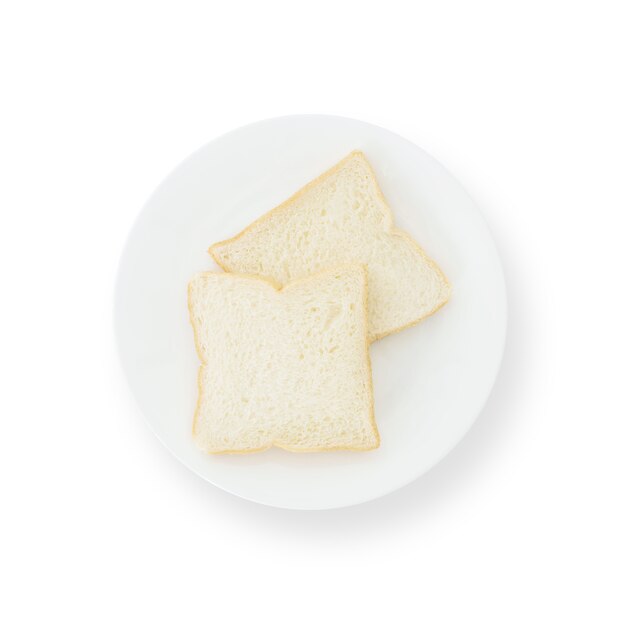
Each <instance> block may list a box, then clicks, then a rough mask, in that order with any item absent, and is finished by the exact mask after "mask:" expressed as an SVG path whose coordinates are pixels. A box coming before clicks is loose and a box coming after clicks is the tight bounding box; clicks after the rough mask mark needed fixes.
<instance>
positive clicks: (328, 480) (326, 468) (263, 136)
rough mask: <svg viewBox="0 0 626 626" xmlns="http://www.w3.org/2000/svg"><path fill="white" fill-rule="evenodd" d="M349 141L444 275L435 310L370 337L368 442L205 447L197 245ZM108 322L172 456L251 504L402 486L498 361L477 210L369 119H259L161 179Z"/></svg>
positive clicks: (492, 288)
mask: <svg viewBox="0 0 626 626" xmlns="http://www.w3.org/2000/svg"><path fill="white" fill-rule="evenodd" d="M354 149H360V150H363V152H364V153H365V154H366V156H367V158H368V159H369V160H370V162H371V164H372V166H373V168H374V171H375V172H376V176H377V178H378V181H379V183H380V186H381V188H382V190H383V193H384V194H385V197H386V198H387V201H388V203H389V205H390V206H391V209H392V211H393V213H394V216H395V219H396V223H397V225H398V226H400V227H401V228H403V229H406V230H407V231H408V232H409V233H410V234H411V235H413V237H414V238H415V239H416V240H417V241H418V243H419V244H420V245H421V246H422V247H423V248H424V249H425V250H426V252H427V253H428V254H429V255H430V256H431V257H432V258H433V259H434V260H435V261H436V262H437V263H438V264H439V265H440V267H441V268H442V269H443V271H444V272H445V274H446V275H447V277H448V279H449V281H450V283H451V285H452V297H451V299H450V302H449V303H448V304H447V305H446V306H445V307H444V308H443V309H441V310H440V311H439V312H437V313H436V314H435V315H433V316H431V317H430V318H428V319H426V320H425V321H423V322H422V323H420V324H419V325H417V326H416V327H414V328H409V329H407V330H404V331H402V332H400V333H398V334H396V335H391V336H389V337H386V338H384V339H382V340H380V341H377V342H376V343H374V344H372V346H371V359H372V369H373V378H374V395H375V403H376V404H375V410H376V421H377V423H378V428H379V431H380V437H381V445H380V448H379V449H377V450H374V451H371V452H326V453H312V454H294V453H290V452H287V451H284V450H279V449H271V450H268V451H266V452H262V453H257V454H249V455H217V456H211V455H207V454H204V453H202V452H201V451H200V450H198V449H197V448H196V447H195V445H194V443H193V441H192V438H191V422H192V415H193V411H194V405H195V402H196V394H197V389H196V373H197V369H198V365H199V362H198V358H197V356H196V353H195V348H194V342H193V337H192V329H191V325H190V323H189V316H188V311H187V282H188V280H189V279H190V278H191V276H193V274H194V273H196V272H198V271H204V270H207V269H216V270H217V267H216V266H215V265H214V264H213V262H212V261H211V260H210V257H209V255H208V253H207V248H208V247H209V245H210V244H212V243H213V242H216V241H220V240H222V239H226V238H228V237H231V236H232V235H234V234H236V233H237V232H239V231H240V230H241V229H242V228H243V227H245V226H246V225H247V224H249V223H250V222H251V221H253V220H254V219H256V218H258V217H259V216H260V215H262V214H263V213H265V212H266V211H267V210H269V209H271V208H272V207H274V206H275V205H277V204H279V203H280V202H281V201H282V200H284V199H286V198H287V197H289V196H290V195H291V194H292V193H294V192H295V191H297V190H298V189H299V188H300V187H301V186H302V185H304V184H305V183H307V182H308V181H310V180H312V179H313V178H315V177H317V176H318V175H319V174H321V173H322V172H323V171H325V170H326V169H327V168H329V167H331V166H332V165H334V164H335V163H336V162H337V161H339V160H340V159H341V158H342V157H344V156H345V155H346V154H348V153H349V152H350V151H351V150H354ZM115 320H116V332H117V340H118V345H119V352H120V355H121V360H122V364H123V367H124V371H125V372H126V376H127V377H128V381H129V383H130V386H131V388H132V391H133V393H134V395H135V397H136V399H137V402H138V403H139V406H140V408H141V410H142V411H143V413H144V415H145V416H146V418H147V419H148V422H149V423H150V425H151V426H152V428H153V430H154V432H155V433H156V434H157V436H158V437H159V439H160V440H161V441H162V442H163V443H164V444H165V445H166V446H167V447H168V448H169V449H170V450H171V451H172V452H173V453H174V454H175V455H176V457H178V459H180V461H182V462H183V463H184V464H185V465H187V467H189V468H190V469H192V470H193V471H194V472H196V473H197V474H199V475H200V476H202V477H203V478H205V479H206V480H208V481H210V482H211V483H213V484H214V485H217V486H218V487H221V488H222V489H225V490H227V491H229V492H231V493H234V494H237V495H239V496H241V497H243V498H247V499H249V500H253V501H256V502H261V503H264V504H269V505H273V506H279V507H286V508H294V509H328V508H334V507H341V506H347V505H351V504H356V503H359V502H365V501H367V500H372V499H374V498H378V497H379V496H382V495H384V494H387V493H389V492H391V491H394V490H395V489H398V488H399V487H402V486H403V485H406V484H407V483H409V482H411V481H413V480H415V479H416V478H417V477H419V476H420V475H422V474H423V473H424V472H426V471H427V470H428V469H430V468H431V467H432V466H433V465H434V464H435V463H437V462H438V461H439V460H440V459H441V458H443V457H444V456H445V455H446V454H447V453H448V452H449V451H450V450H451V449H452V448H453V447H454V446H455V445H456V444H457V443H458V442H459V441H460V440H461V438H462V437H463V436H464V435H465V433H466V432H467V431H468V429H469V427H470V426H471V424H472V423H473V422H474V420H475V419H476V417H477V416H478V414H479V412H480V410H481V409H482V407H483V405H484V403H485V401H486V399H487V396H488V395H489V392H490V390H491V387H492V385H493V382H494V380H495V377H496V374H497V371H498V368H499V365H500V359H501V356H502V351H503V347H504V340H505V332H506V296H505V286H504V279H503V274H502V269H501V265H500V261H499V258H498V254H497V252H496V248H495V246H494V243H493V241H492V239H491V236H490V234H489V231H488V229H487V226H486V225H485V222H484V220H483V218H482V217H481V215H480V213H479V212H478V210H477V208H476V206H475V205H474V203H473V202H472V200H471V199H470V198H469V197H468V195H467V193H466V192H465V191H464V190H463V189H462V187H461V186H460V185H459V184H458V183H457V182H456V180H455V179H454V178H453V177H452V176H451V175H450V174H449V173H448V172H447V171H446V170H445V169H444V168H443V167H442V166H441V165H440V164H439V163H437V161H435V160H434V159H433V158H432V157H430V156H428V154H426V153H425V152H423V151H422V150H421V149H420V148H418V147H416V146H415V145H413V144H412V143H410V142H408V141H407V140H405V139H403V138H401V137H399V136H397V135H394V134H393V133H391V132H389V131H387V130H384V129H382V128H378V127H377V126H372V125H370V124H366V123H364V122H359V121H356V120H351V119H346V118H339V117H329V116H322V115H298V116H291V117H282V118H277V119H270V120H267V121H263V122H258V123H256V124H252V125H250V126H245V127H243V128H240V129H238V130H235V131H233V132H231V133H229V134H227V135H225V136H223V137H220V138H219V139H216V140H215V141H212V142H211V143H209V144H208V145H206V146H205V147H204V148H202V149H201V150H199V151H198V152H196V153H195V154H193V155H192V156H190V157H189V158H188V159H187V160H186V161H184V162H183V163H182V164H181V165H180V166H179V167H178V168H177V169H176V170H175V171H174V172H173V173H172V174H170V176H169V177H168V178H167V179H166V180H165V181H164V182H163V183H162V184H161V186H160V187H159V188H158V189H157V190H156V192H155V193H154V195H153V196H152V197H151V198H150V200H149V201H148V203H147V204H146V206H145V207H144V209H143V211H142V212H141V214H140V215H139V218H138V219H137V221H136V223H135V225H134V227H133V229H132V231H131V233H130V236H129V238H128V242H127V244H126V248H125V250H124V253H123V256H122V259H121V263H120V268H119V274H118V281H117V290H116V303H115ZM259 367H263V363H259Z"/></svg>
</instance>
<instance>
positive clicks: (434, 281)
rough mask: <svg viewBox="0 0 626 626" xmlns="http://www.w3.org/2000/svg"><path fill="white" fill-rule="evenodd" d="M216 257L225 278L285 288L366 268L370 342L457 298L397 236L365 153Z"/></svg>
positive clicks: (220, 246) (222, 246)
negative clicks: (323, 274) (336, 270)
mask: <svg viewBox="0 0 626 626" xmlns="http://www.w3.org/2000/svg"><path fill="white" fill-rule="evenodd" d="M209 252H210V253H211V255H212V256H213V258H214V259H215V261H216V262H217V263H218V264H219V265H220V266H221V267H222V268H223V269H224V270H226V271H229V272H241V273H245V274H254V275H258V276H261V277H264V278H268V279H271V280H273V281H275V282H277V283H278V284H280V285H284V284H286V283H288V282H290V281H292V280H294V279H298V278H301V277H303V276H310V275H311V274H314V273H315V272H318V271H320V270H321V269H324V268H326V267H332V266H335V265H337V264H343V263H361V264H363V265H365V266H366V268H367V272H368V290H369V311H368V318H369V331H368V334H369V339H370V341H374V340H376V339H380V338H381V337H384V336H385V335H388V334H390V333H393V332H396V331H399V330H402V329H403V328H406V327H408V326H412V325H413V324H416V323H417V322H419V321H421V320H422V319H424V318H425V317H427V316H428V315H430V314H432V313H434V312H435V311H436V310H437V309H439V308H440V307H442V306H443V305H444V304H445V303H446V302H447V300H448V298H449V296H450V286H449V284H448V281H447V280H446V277H445V276H444V274H443V272H442V271H441V270H440V269H439V267H438V266H437V265H436V264H435V262H434V261H432V260H431V259H430V258H428V257H427V256H426V254H425V253H424V251H423V250H422V249H421V248H420V247H419V246H418V245H417V243H416V242H415V241H414V240H413V239H412V238H411V237H410V236H409V235H408V234H407V233H406V232H404V231H402V230H399V229H397V228H394V226H393V216H392V214H391V210H390V209H389V207H388V205H387V203H386V202H385V199H384V197H383V194H382V192H381V190H380V188H379V186H378V183H377V182H376V178H375V175H374V172H373V171H372V168H371V166H370V165H369V163H368V161H367V159H366V158H365V155H364V154H363V153H362V152H358V151H355V152H352V153H350V154H349V155H348V156H347V157H346V158H345V159H343V160H342V161H340V162H339V163H338V164H337V165H335V166H334V167H333V168H332V169H330V170H328V171H327V172H326V173H324V174H322V175H321V176H320V177H319V178H317V179H315V180H314V181H312V182H310V183H309V184H308V185H306V186H305V187H303V188H302V189H301V190H300V191H298V192H297V193H296V194H295V195H293V196H292V197H291V198H289V199H288V200H286V201H285V202H284V203H283V204H281V205H279V206H278V207H276V208H275V209H273V210H271V211H269V212H268V213H266V214H265V215H263V216H262V217H261V218H259V219H258V220H257V221H256V222H253V223H252V224H251V225H249V226H248V227H247V228H245V229H244V230H243V231H242V232H241V233H239V234H238V235H236V236H235V237H233V238H232V239H228V240H226V241H222V242H220V243H216V244H214V245H213V246H211V247H210V248H209Z"/></svg>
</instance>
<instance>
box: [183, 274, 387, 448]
mask: <svg viewBox="0 0 626 626" xmlns="http://www.w3.org/2000/svg"><path fill="white" fill-rule="evenodd" d="M189 312H190V316H191V323H192V325H193V328H194V335H195V341H196V348H197V351H198V355H199V357H200V361H201V363H202V364H201V366H200V371H199V373H198V388H199V396H198V403H197V406H196V412H195V416H194V422H193V436H194V439H195V441H196V443H197V444H198V446H199V447H200V448H201V449H202V450H205V451H206V452H214V453H215V452H255V451H258V450H264V449H266V448H269V447H270V446H272V445H274V446H278V447H281V448H286V449H288V450H294V451H303V452H306V451H317V450H339V449H349V450H370V449H372V448H376V447H378V444H379V437H378V430H377V428H376V422H375V421H374V404H373V392H372V374H371V368H370V361H369V349H368V342H367V280H366V273H365V269H364V268H363V267H362V266H359V265H351V266H344V267H337V268H335V269H330V270H327V271H325V272H322V273H319V274H316V275H314V276H311V277H308V278H305V279H302V280H299V281H296V282H293V283H290V284H288V285H287V286H285V287H284V288H282V289H279V288H278V286H277V285H275V284H272V283H270V282H268V281H266V280H262V279H259V278H258V277H254V276H245V275H239V274H224V273H214V272H205V273H202V274H198V275H197V276H195V277H194V278H193V279H192V280H191V282H190V283H189Z"/></svg>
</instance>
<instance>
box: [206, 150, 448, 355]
mask: <svg viewBox="0 0 626 626" xmlns="http://www.w3.org/2000/svg"><path fill="white" fill-rule="evenodd" d="M355 156H356V157H359V158H362V159H363V162H364V163H365V165H366V167H367V169H368V171H369V173H370V175H371V177H372V181H373V183H374V188H375V190H376V195H377V196H378V198H379V199H380V200H381V201H382V204H383V206H384V207H385V217H386V219H385V224H384V229H385V232H387V233H388V234H390V235H393V236H396V237H401V238H402V239H404V240H405V241H407V242H408V243H409V244H410V245H411V246H412V247H413V248H414V249H415V250H416V251H417V253H418V254H419V255H420V256H421V257H422V258H423V259H424V261H425V262H426V263H427V264H428V265H429V266H430V267H431V268H432V269H433V270H434V271H435V272H436V273H437V274H438V275H439V277H440V278H441V280H442V282H443V283H444V284H445V285H446V288H447V292H448V295H447V298H446V299H445V300H444V301H443V302H441V303H439V304H438V305H437V306H436V307H434V308H433V309H432V310H431V311H428V313H426V314H424V315H422V316H420V317H418V318H416V319H414V320H411V321H410V322H408V323H407V324H403V325H402V326H398V327H396V328H391V329H389V330H388V331H386V332H384V333H377V334H374V335H372V336H371V337H370V336H369V335H368V342H369V343H373V342H374V341H377V340H378V339H382V338H383V337H386V336H387V335H391V334H395V333H399V332H400V331H401V330H404V329H405V328H410V327H411V326H415V325H416V324H419V323H420V322H421V321H422V320H424V319H426V318H427V317H430V316H431V315H432V314H433V313H436V312H437V311H438V310H439V309H441V308H442V307H443V306H444V305H445V304H446V303H447V302H448V301H449V300H450V296H451V291H452V288H451V285H450V282H449V281H448V279H447V277H446V275H445V274H444V273H443V271H442V270H441V268H440V267H439V266H438V265H437V263H435V262H434V261H433V260H432V259H431V258H430V257H429V256H428V255H427V254H426V252H425V251H424V250H423V248H421V247H420V245H419V244H418V243H417V241H415V239H413V237H411V235H409V234H408V233H407V232H406V231H404V230H402V229H401V228H396V227H395V226H394V218H393V212H392V211H391V207H390V206H389V204H388V203H387V200H386V198H385V196H384V194H383V192H382V189H381V188H380V185H379V184H378V179H377V178H376V175H375V173H374V170H373V169H372V166H371V164H370V162H369V161H368V160H367V157H366V156H365V154H364V153H363V152H362V151H361V150H353V151H352V152H350V154H348V155H347V156H345V157H344V158H343V159H341V161H339V162H338V163H336V164H335V165H333V167H331V168H330V169H328V170H326V171H325V172H323V173H322V174H320V175H319V176H318V177H317V178H314V179H313V180H312V181H310V182H308V183H307V184H306V185H304V187H301V188H300V189H299V190H298V191H296V192H295V193H294V194H292V195H291V196H290V197H289V198H287V200H285V201H284V202H281V203H280V204H279V205H278V206H276V207H274V208H273V209H270V210H269V211H267V212H266V213H264V214H263V215H261V217H259V218H257V219H256V220H254V221H253V222H251V223H250V224H248V226H246V227H245V228H244V229H243V230H242V231H240V232H239V233H237V234H236V235H235V236H234V237H230V238H229V239H224V240H223V241H219V242H217V243H214V244H213V245H211V246H210V247H209V249H208V252H209V254H210V255H211V256H212V257H213V260H214V261H215V262H216V263H217V264H218V265H219V266H220V267H221V268H222V269H223V270H224V271H225V272H232V271H233V270H232V268H231V267H230V266H229V265H228V264H227V263H225V262H224V261H223V260H222V259H221V257H220V255H219V252H218V248H221V247H225V246H227V245H229V244H231V243H234V242H236V241H238V240H239V239H241V237H243V236H244V235H245V234H246V233H247V232H248V231H250V230H252V228H253V227H254V226H256V225H257V224H260V223H263V222H264V221H265V220H267V219H268V218H269V217H270V216H271V215H275V214H277V213H280V212H283V211H286V210H288V209H289V208H290V207H291V205H292V204H293V202H294V201H295V200H297V199H298V198H300V197H301V196H302V195H304V194H305V193H306V192H307V191H309V190H310V189H311V188H313V187H316V186H317V185H318V184H319V183H321V182H322V181H324V180H325V179H326V178H328V177H329V176H332V175H333V174H334V173H336V172H337V171H339V170H340V169H341V168H342V167H343V166H344V165H345V163H347V162H348V161H350V160H351V159H352V158H354V157H355ZM366 271H367V270H366ZM268 280H269V279H268ZM272 282H275V281H272Z"/></svg>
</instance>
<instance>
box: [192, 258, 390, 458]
mask: <svg viewBox="0 0 626 626" xmlns="http://www.w3.org/2000/svg"><path fill="white" fill-rule="evenodd" d="M347 268H350V269H356V268H358V269H359V273H360V275H361V279H362V281H363V300H362V302H363V309H362V312H363V316H364V320H365V323H364V324H363V328H364V335H363V342H364V346H365V359H366V368H367V372H368V376H367V394H368V400H369V421H370V424H371V426H372V430H373V433H374V436H375V442H374V445H372V446H361V447H359V446H334V447H329V448H324V447H316V448H294V447H292V446H289V445H284V444H281V443H279V442H275V441H274V442H272V443H271V444H270V445H268V446H263V447H261V448H250V449H245V450H207V449H206V448H201V449H202V450H203V451H204V452H208V453H210V454H249V453H253V452H263V451H264V450H269V449H270V448H272V447H275V448H282V449H283V450H288V451H290V452H334V451H339V450H349V451H354V452H357V451H358V452H364V451H368V450H375V449H376V448H378V447H379V446H380V434H379V432H378V427H377V425H376V418H375V415H374V384H373V378H372V363H371V359H370V352H369V339H368V331H367V328H368V324H367V310H368V309H367V298H368V283H367V271H366V269H365V266H364V265H363V264H361V263H348V264H346V263H344V264H341V265H337V266H334V267H332V268H328V269H325V270H323V271H321V272H317V273H315V274H311V275H310V276H304V277H302V278H298V279H296V280H293V281H291V282H289V283H287V284H285V285H282V286H281V285H279V284H278V283H277V282H276V281H273V280H271V279H267V278H262V277H260V276H255V275H253V274H235V273H228V272H226V273H222V272H200V273H199V274H198V276H214V277H223V278H226V279H233V278H235V277H236V278H238V279H241V278H244V279H248V280H252V281H257V282H261V283H265V284H267V285H269V286H270V287H271V288H272V289H274V290H275V291H276V292H277V293H282V292H284V291H288V290H289V289H290V288H293V287H294V286H297V285H300V284H304V283H307V282H310V281H313V280H317V279H319V278H320V277H321V276H326V275H329V274H333V273H335V272H337V271H341V270H343V269H347ZM187 309H188V311H189V319H190V322H191V326H192V328H193V338H194V344H195V347H196V353H197V354H198V358H199V359H200V367H199V368H198V376H197V386H198V398H197V401H196V407H195V410H194V414H193V423H192V436H193V438H194V441H196V435H197V425H198V419H199V411H200V400H201V398H202V397H203V393H204V390H203V388H202V376H201V374H202V369H203V368H204V367H205V366H206V365H208V363H206V361H204V360H203V359H202V352H201V350H200V344H199V340H198V333H199V329H198V328H197V327H196V324H195V323H194V318H193V313H192V304H191V281H190V282H189V284H188V285H187Z"/></svg>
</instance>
